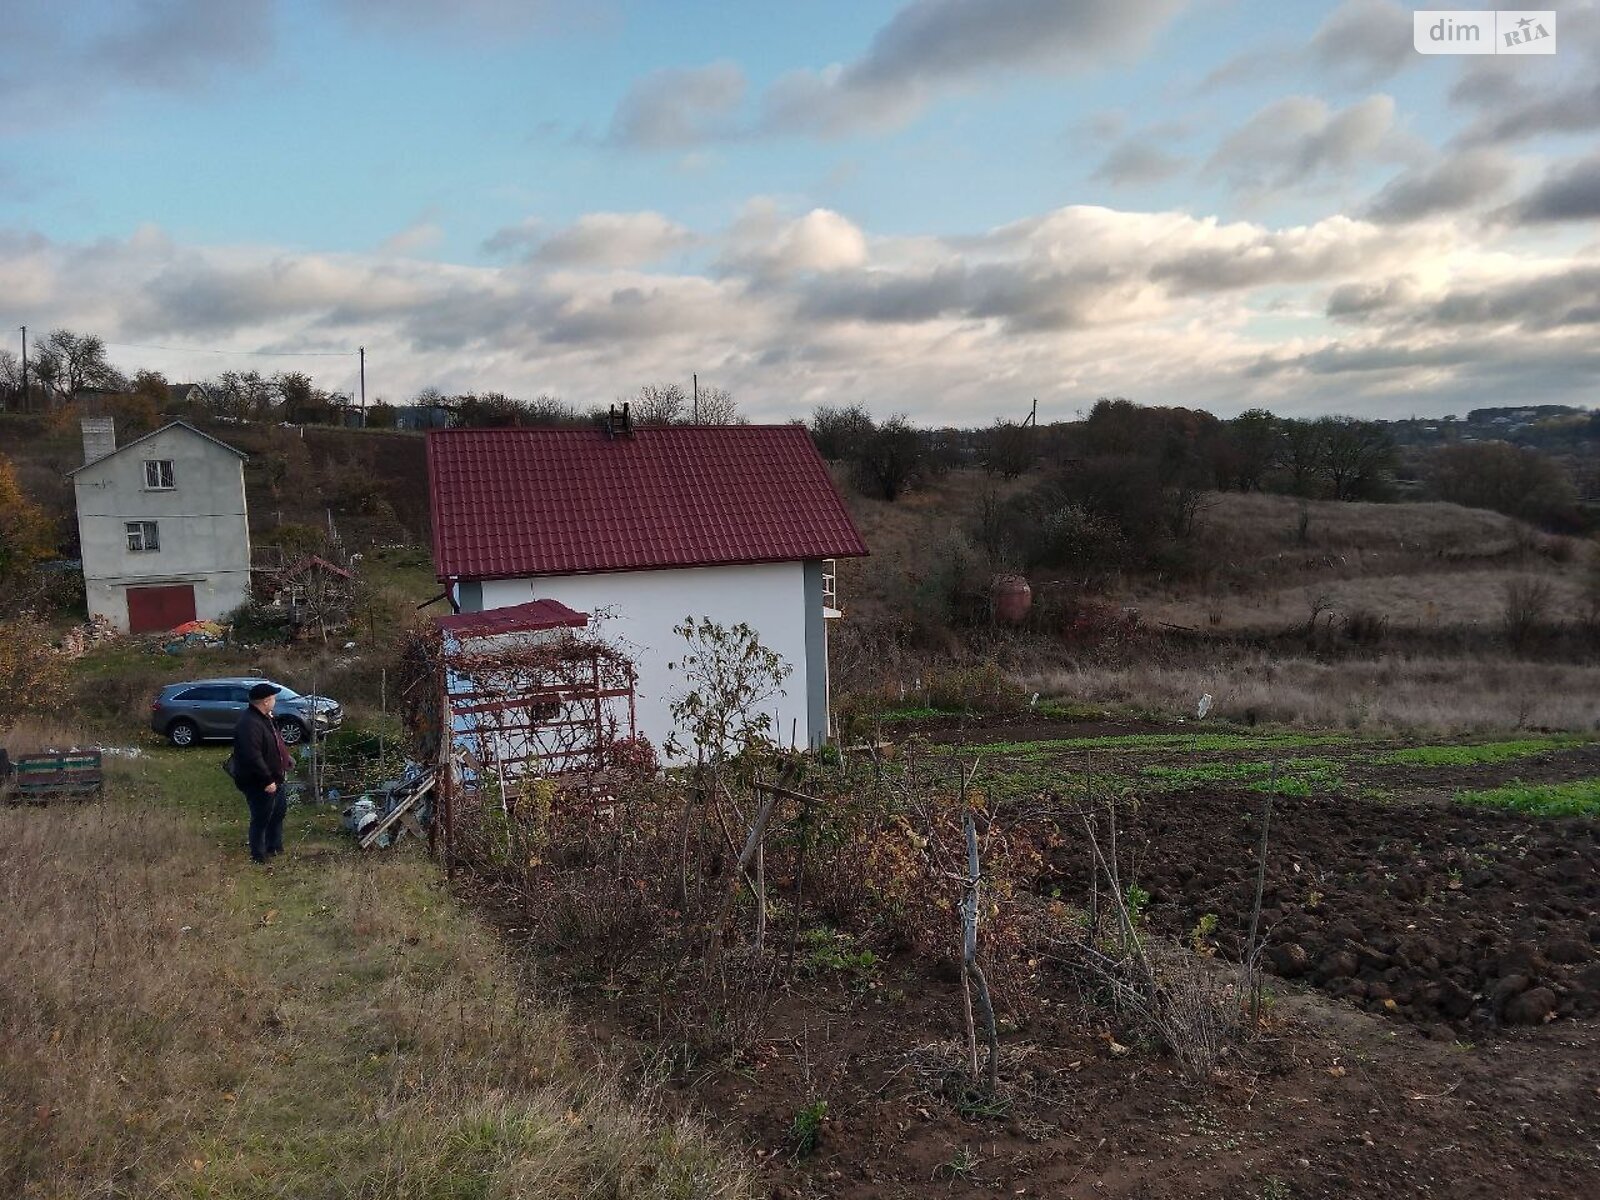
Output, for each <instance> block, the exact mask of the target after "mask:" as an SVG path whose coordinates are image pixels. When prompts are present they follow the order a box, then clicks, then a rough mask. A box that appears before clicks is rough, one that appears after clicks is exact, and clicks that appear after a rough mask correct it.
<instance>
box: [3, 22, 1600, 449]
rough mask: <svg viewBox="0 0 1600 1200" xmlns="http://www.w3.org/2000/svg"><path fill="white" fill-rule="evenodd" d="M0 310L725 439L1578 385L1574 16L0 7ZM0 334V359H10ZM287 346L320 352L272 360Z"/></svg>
mask: <svg viewBox="0 0 1600 1200" xmlns="http://www.w3.org/2000/svg"><path fill="white" fill-rule="evenodd" d="M5 8H6V17H5V23H6V29H5V32H4V38H3V40H0V328H9V329H11V330H15V329H16V327H18V326H20V325H23V324H26V325H28V326H29V328H30V330H36V331H43V330H45V329H48V328H51V327H54V326H59V325H65V326H69V327H71V328H75V329H79V330H88V331H94V332H98V333H99V334H101V335H102V336H103V337H104V338H105V339H106V340H107V341H108V342H110V343H112V344H113V354H114V357H115V359H116V360H117V362H118V363H119V364H120V365H122V366H124V367H125V368H128V369H132V368H136V367H154V368H157V369H161V370H164V371H166V372H167V373H168V374H169V376H171V377H173V378H194V377H200V378H203V377H206V376H209V375H214V374H216V373H218V372H220V371H222V370H227V369H230V368H232V369H250V368H257V369H261V370H266V371H271V370H286V369H302V370H309V371H310V372H312V373H313V374H314V375H315V376H316V378H317V379H318V381H319V382H320V383H321V384H323V385H324V386H326V387H329V388H333V389H346V390H348V389H351V388H353V387H354V383H355V375H356V361H355V356H354V350H355V348H356V347H357V346H362V345H364V346H365V347H366V348H367V353H368V375H367V382H368V396H369V398H374V397H377V396H384V397H387V398H389V399H390V400H393V401H400V400H403V399H404V398H406V397H408V396H409V395H411V394H413V393H415V392H416V391H417V390H418V389H420V388H422V387H425V386H437V387H440V388H443V389H445V390H447V391H457V390H465V389H489V390H500V391H505V392H509V393H511V394H514V395H523V396H532V395H535V394H538V393H540V392H555V393H558V394H560V395H562V396H564V397H566V398H567V399H569V400H571V401H573V402H575V403H578V404H580V405H588V404H592V403H606V402H607V401H609V400H611V399H613V398H614V397H616V396H618V395H620V394H623V393H625V392H627V391H629V390H631V389H633V388H635V387H637V386H638V385H639V384H640V383H643V382H646V381H651V380H664V379H681V380H684V381H685V382H686V381H687V379H688V376H689V373H690V372H691V371H698V372H699V374H700V378H701V380H702V381H703V382H710V383H714V384H718V385H721V386H724V387H727V388H729V389H731V390H732V391H733V392H734V394H735V395H736V397H738V399H739V400H740V401H741V403H742V405H743V407H744V409H745V410H746V412H747V413H749V414H750V415H752V416H754V417H757V418H785V417H789V416H793V415H802V414H804V413H806V412H807V411H809V410H810V408H811V407H813V406H814V405H816V404H819V403H851V402H860V403H864V404H866V405H867V406H868V407H869V408H871V409H872V410H874V411H875V412H877V413H879V414H883V415H886V414H888V413H890V412H894V411H904V412H908V413H910V414H911V415H913V416H914V417H915V418H917V419H919V420H922V421H930V422H942V421H953V422H984V423H986V422H988V421H989V420H991V419H993V418H994V417H995V416H997V415H1019V414H1021V413H1024V412H1025V411H1026V409H1027V406H1028V404H1029V402H1030V400H1031V398H1033V397H1038V399H1039V402H1040V408H1041V416H1042V417H1044V418H1046V419H1050V418H1056V417H1070V416H1071V415H1072V414H1073V413H1074V412H1075V411H1076V410H1078V409H1081V408H1084V407H1086V406H1087V405H1088V404H1089V403H1092V401H1093V400H1094V398H1095V397H1096V396H1099V395H1105V394H1115V395H1124V396H1128V397H1130V398H1132V399H1135V400H1139V401H1142V402H1145V403H1151V404H1186V405H1193V406H1201V407H1206V408H1209V409H1211V410H1212V411H1214V412H1216V413H1218V414H1219V415H1224V416H1226V415H1231V414H1233V413H1236V412H1238V411H1240V410H1241V409H1244V408H1248V407H1254V406H1266V407H1270V408H1273V409H1274V410H1276V411H1279V412H1284V413H1312V412H1351V413H1364V414H1377V415H1389V416H1406V415H1411V414H1418V415H1428V414H1442V413H1447V412H1464V411H1465V410H1466V409H1468V408H1471V407H1474V406H1477V405H1482V404H1491V403H1534V402H1545V403H1575V404H1596V403H1600V387H1597V383H1600V0H1568V2H1567V3H1557V4H1556V9H1557V12H1558V25H1557V40H1558V53H1557V54H1556V55H1555V56H1553V57H1552V56H1539V57H1533V56H1529V57H1476V58H1472V57H1449V56H1428V57H1424V56H1421V55H1418V54H1416V53H1415V52H1414V51H1413V49H1412V33H1411V10H1410V8H1409V7H1407V8H1401V7H1399V6H1397V5H1394V4H1391V3H1389V2H1388V0H1343V2H1342V3H1323V2H1311V0H1294V3H1283V2H1282V0H811V2H809V3H805V4H795V3H783V4H778V3H766V2H762V0H745V2H743V3H737V4H736V3H730V2H727V0H724V2H722V3H710V2H701V0H673V2H672V3H671V4H666V3H660V2H655V3H647V2H644V0H639V2H633V0H581V2H580V0H449V2H447V0H324V2H322V3H313V2H311V0H227V2H226V3H219V2H214V0H9V2H8V3H7V4H6V6H5ZM11 340H12V341H14V340H15V337H14V335H13V336H12V338H11ZM312 355H316V356H319V357H311V356H312Z"/></svg>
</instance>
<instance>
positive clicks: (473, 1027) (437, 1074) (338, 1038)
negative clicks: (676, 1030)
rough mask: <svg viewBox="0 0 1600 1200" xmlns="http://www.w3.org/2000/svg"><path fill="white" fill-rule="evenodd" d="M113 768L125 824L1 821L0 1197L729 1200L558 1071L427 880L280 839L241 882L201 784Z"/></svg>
mask: <svg viewBox="0 0 1600 1200" xmlns="http://www.w3.org/2000/svg"><path fill="white" fill-rule="evenodd" d="M197 763H198V764H199V765H195V764H197ZM118 769H119V770H125V771H133V772H135V774H134V775H132V776H131V777H130V778H129V780H128V782H129V784H130V787H129V788H128V789H127V790H128V791H130V792H132V793H134V794H136V795H138V796H139V797H140V799H139V800H138V801H137V802H135V801H128V802H108V803H103V804H97V805H93V806H86V807H74V808H67V807H50V808H47V809H42V810H41V809H22V810H5V811H0V905H3V907H4V911H5V913H6V920H5V921H4V922H3V923H0V1030H4V1033H5V1036H4V1038H3V1039H0V1194H4V1195H6V1196H16V1197H19V1198H30V1200H31V1198H46V1197H50V1198H53V1197H62V1198H66V1197H79V1196H84V1195H118V1196H123V1195H126V1196H149V1195H162V1196H175V1197H185V1196H192V1197H196V1198H198V1197H201V1196H205V1197H216V1196H255V1195H263V1194H265V1193H266V1192H268V1191H270V1192H271V1193H272V1194H275V1195H293V1196H296V1197H306V1198H311V1200H315V1198H321V1197H327V1198H329V1200H332V1198H334V1197H346V1196H352V1195H360V1196H370V1197H407V1198H411V1197H418V1198H423V1200H430V1198H435V1197H437V1198H443V1197H456V1196H461V1195H467V1194H472V1195H524V1194H538V1195H542V1196H553V1197H573V1198H576V1197H580V1196H582V1197H589V1196H593V1195H602V1194H603V1195H614V1196H629V1197H658V1196H659V1197H667V1196H686V1195H695V1196H699V1195H707V1196H719V1197H736V1196H743V1195H746V1194H748V1188H747V1182H746V1180H745V1179H744V1178H743V1176H742V1175H741V1174H740V1173H739V1172H738V1171H737V1170H736V1169H734V1168H731V1167H730V1166H729V1165H728V1164H727V1162H726V1160H725V1159H724V1158H723V1157H722V1155H721V1154H720V1152H719V1151H718V1150H717V1149H716V1148H715V1147H714V1146H712V1145H711V1144H710V1143H709V1142H708V1141H707V1140H706V1139H705V1138H704V1137H702V1136H701V1135H700V1134H699V1133H697V1132H696V1131H695V1130H694V1129H693V1128H691V1127H690V1126H688V1125H687V1124H684V1123H682V1122H675V1121H671V1120H668V1119H665V1118H663V1117H661V1116H660V1115H659V1114H657V1113H655V1112H653V1111H652V1110H651V1108H650V1107H649V1105H648V1103H647V1102H643V1103H641V1102H639V1101H636V1100H633V1099H629V1098H625V1097H623V1096H622V1095H621V1094H620V1092H619V1090H618V1087H617V1085H616V1083H615V1080H614V1077H613V1076H612V1075H611V1074H610V1072H609V1071H608V1070H606V1069H597V1068H595V1067H593V1066H592V1065H591V1064H590V1062H589V1060H588V1059H587V1057H586V1056H584V1055H580V1054H578V1053H577V1052H576V1051H575V1049H574V1048H573V1046H572V1043H571V1041H570V1037H569V1034H568V1031H567V1030H566V1028H565V1026H564V1025H563V1023H562V1021H561V1019H560V1018H559V1017H558V1016H556V1015H555V1014H553V1013H552V1012H551V1011H550V1010H547V1009H544V1008H542V1007H539V1006H538V1005H536V1004H533V1003H531V1002H530V997H529V992H528V990H527V988H526V987H525V986H524V984H523V983H522V981H521V980H520V979H519V977H518V975H517V974H516V972H514V971H513V969H512V968H511V966H510V964H509V963H508V962H507V961H506V960H504V959H503V957H502V956H501V954H500V953H499V951H497V950H496V949H495V948H494V946H493V944H492V943H491V941H490V940H489V939H488V938H486V937H485V936H484V935H483V934H482V933H481V932H480V931H479V930H477V929H476V928H475V927H474V926H473V925H472V924H471V922H470V921H468V920H467V919H466V918H465V917H464V916H463V914H462V913H461V912H460V911H459V910H458V909H457V908H456V907H455V906H454V905H453V904H451V903H450V902H449V900H448V899H446V898H445V897H442V896H441V895H440V893H439V891H438V890H437V887H436V885H435V883H434V875H433V867H432V866H431V864H429V863H427V862H426V861H424V860H421V859H418V858H416V857H413V856H409V855H392V856H388V857H385V858H383V859H360V860H358V859H354V858H345V857H343V855H344V854H345V853H346V852H345V851H344V850H342V849H340V848H336V846H337V845H338V844H336V843H334V842H332V841H331V840H325V837H326V835H324V834H323V833H322V832H321V829H320V826H319V825H318V823H317V822H318V818H316V817H312V818H310V819H309V821H310V823H309V825H308V824H307V818H305V817H302V816H300V815H298V813H297V815H296V816H295V817H294V818H293V823H294V824H295V826H296V828H295V830H294V833H293V836H292V837H291V843H292V844H291V850H290V855H289V857H288V859H287V861H283V862H280V863H279V865H278V866H277V867H276V870H275V872H274V873H273V874H271V875H265V874H244V873H242V872H243V871H245V870H247V868H244V867H243V866H242V863H243V854H242V852H239V851H235V852H231V853H230V852H229V851H228V850H227V849H226V847H229V846H232V845H234V844H235V843H236V842H238V841H239V839H240V838H241V837H242V832H241V829H240V824H239V814H240V813H241V812H242V806H239V805H237V804H236V803H235V799H236V798H234V797H231V796H229V795H227V794H226V792H225V786H226V781H225V780H223V781H220V782H218V781H213V780H211V778H210V777H211V776H213V775H220V773H219V772H216V771H215V770H214V769H211V768H210V767H209V764H208V763H205V762H201V761H200V760H199V759H198V758H197V757H196V756H193V755H189V756H181V757H180V756H179V755H177V754H175V753H170V752H166V751H155V752H152V753H151V754H149V755H147V756H146V757H145V758H143V759H141V760H139V762H138V764H137V766H136V767H132V768H130V767H127V766H125V765H124V766H120V767H119V768H118ZM163 794H165V795H166V796H167V797H169V798H170V800H169V802H176V801H180V800H181V801H182V804H183V806H184V807H182V808H179V807H177V806H176V805H174V806H173V807H167V806H166V805H165V804H164V803H163V801H162V799H161V797H162V795H163ZM219 837H220V840H221V844H222V846H223V847H224V849H223V850H222V851H221V852H219V847H218V838H219Z"/></svg>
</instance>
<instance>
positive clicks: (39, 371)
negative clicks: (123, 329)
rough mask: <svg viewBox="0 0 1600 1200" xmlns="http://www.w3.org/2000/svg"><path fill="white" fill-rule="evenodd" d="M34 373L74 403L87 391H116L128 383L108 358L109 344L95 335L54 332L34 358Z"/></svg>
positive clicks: (64, 330) (39, 348) (61, 330)
mask: <svg viewBox="0 0 1600 1200" xmlns="http://www.w3.org/2000/svg"><path fill="white" fill-rule="evenodd" d="M33 372H34V375H35V376H36V377H37V378H38V379H39V381H40V382H41V383H43V384H44V385H46V386H47V387H49V388H51V389H52V390H54V391H55V392H56V393H57V394H58V395H60V396H61V397H62V398H63V399H66V400H71V399H73V398H74V397H75V396H77V394H78V393H79V392H81V391H83V390H85V389H86V388H106V389H109V390H116V389H119V388H122V387H124V386H125V385H126V380H124V379H123V377H122V376H121V375H120V374H119V373H118V372H117V369H116V368H115V367H113V366H112V365H111V363H110V361H109V360H107V358H106V344H105V342H103V341H101V340H100V338H98V337H97V336H95V335H94V334H92V333H81V334H80V333H73V332H72V331H71V330H70V329H54V330H51V332H50V334H49V336H47V337H46V338H45V339H44V341H42V342H40V343H39V346H38V349H37V350H36V351H35V353H34V356H33Z"/></svg>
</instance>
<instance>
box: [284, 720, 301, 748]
mask: <svg viewBox="0 0 1600 1200" xmlns="http://www.w3.org/2000/svg"><path fill="white" fill-rule="evenodd" d="M278 736H279V737H281V738H282V739H283V744H284V745H285V746H298V745H299V744H300V743H301V742H303V741H305V740H306V727H305V726H304V725H302V724H300V722H299V721H290V720H283V721H279V722H278Z"/></svg>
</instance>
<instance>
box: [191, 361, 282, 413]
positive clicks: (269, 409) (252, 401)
mask: <svg viewBox="0 0 1600 1200" xmlns="http://www.w3.org/2000/svg"><path fill="white" fill-rule="evenodd" d="M206 390H207V391H208V392H210V393H211V397H212V404H213V406H214V407H215V408H216V410H217V413H218V415H219V416H224V417H232V418H234V419H235V420H238V421H260V420H265V419H266V418H267V417H270V416H271V415H272V414H273V411H274V410H275V409H276V407H277V405H278V400H279V393H278V389H277V386H276V385H275V384H274V383H273V381H272V380H270V379H267V378H266V377H265V376H263V375H262V374H261V372H260V371H224V372H223V373H222V374H221V375H220V376H219V377H218V378H217V381H216V382H215V383H214V384H212V385H211V386H210V387H208V388H207V389H206Z"/></svg>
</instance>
